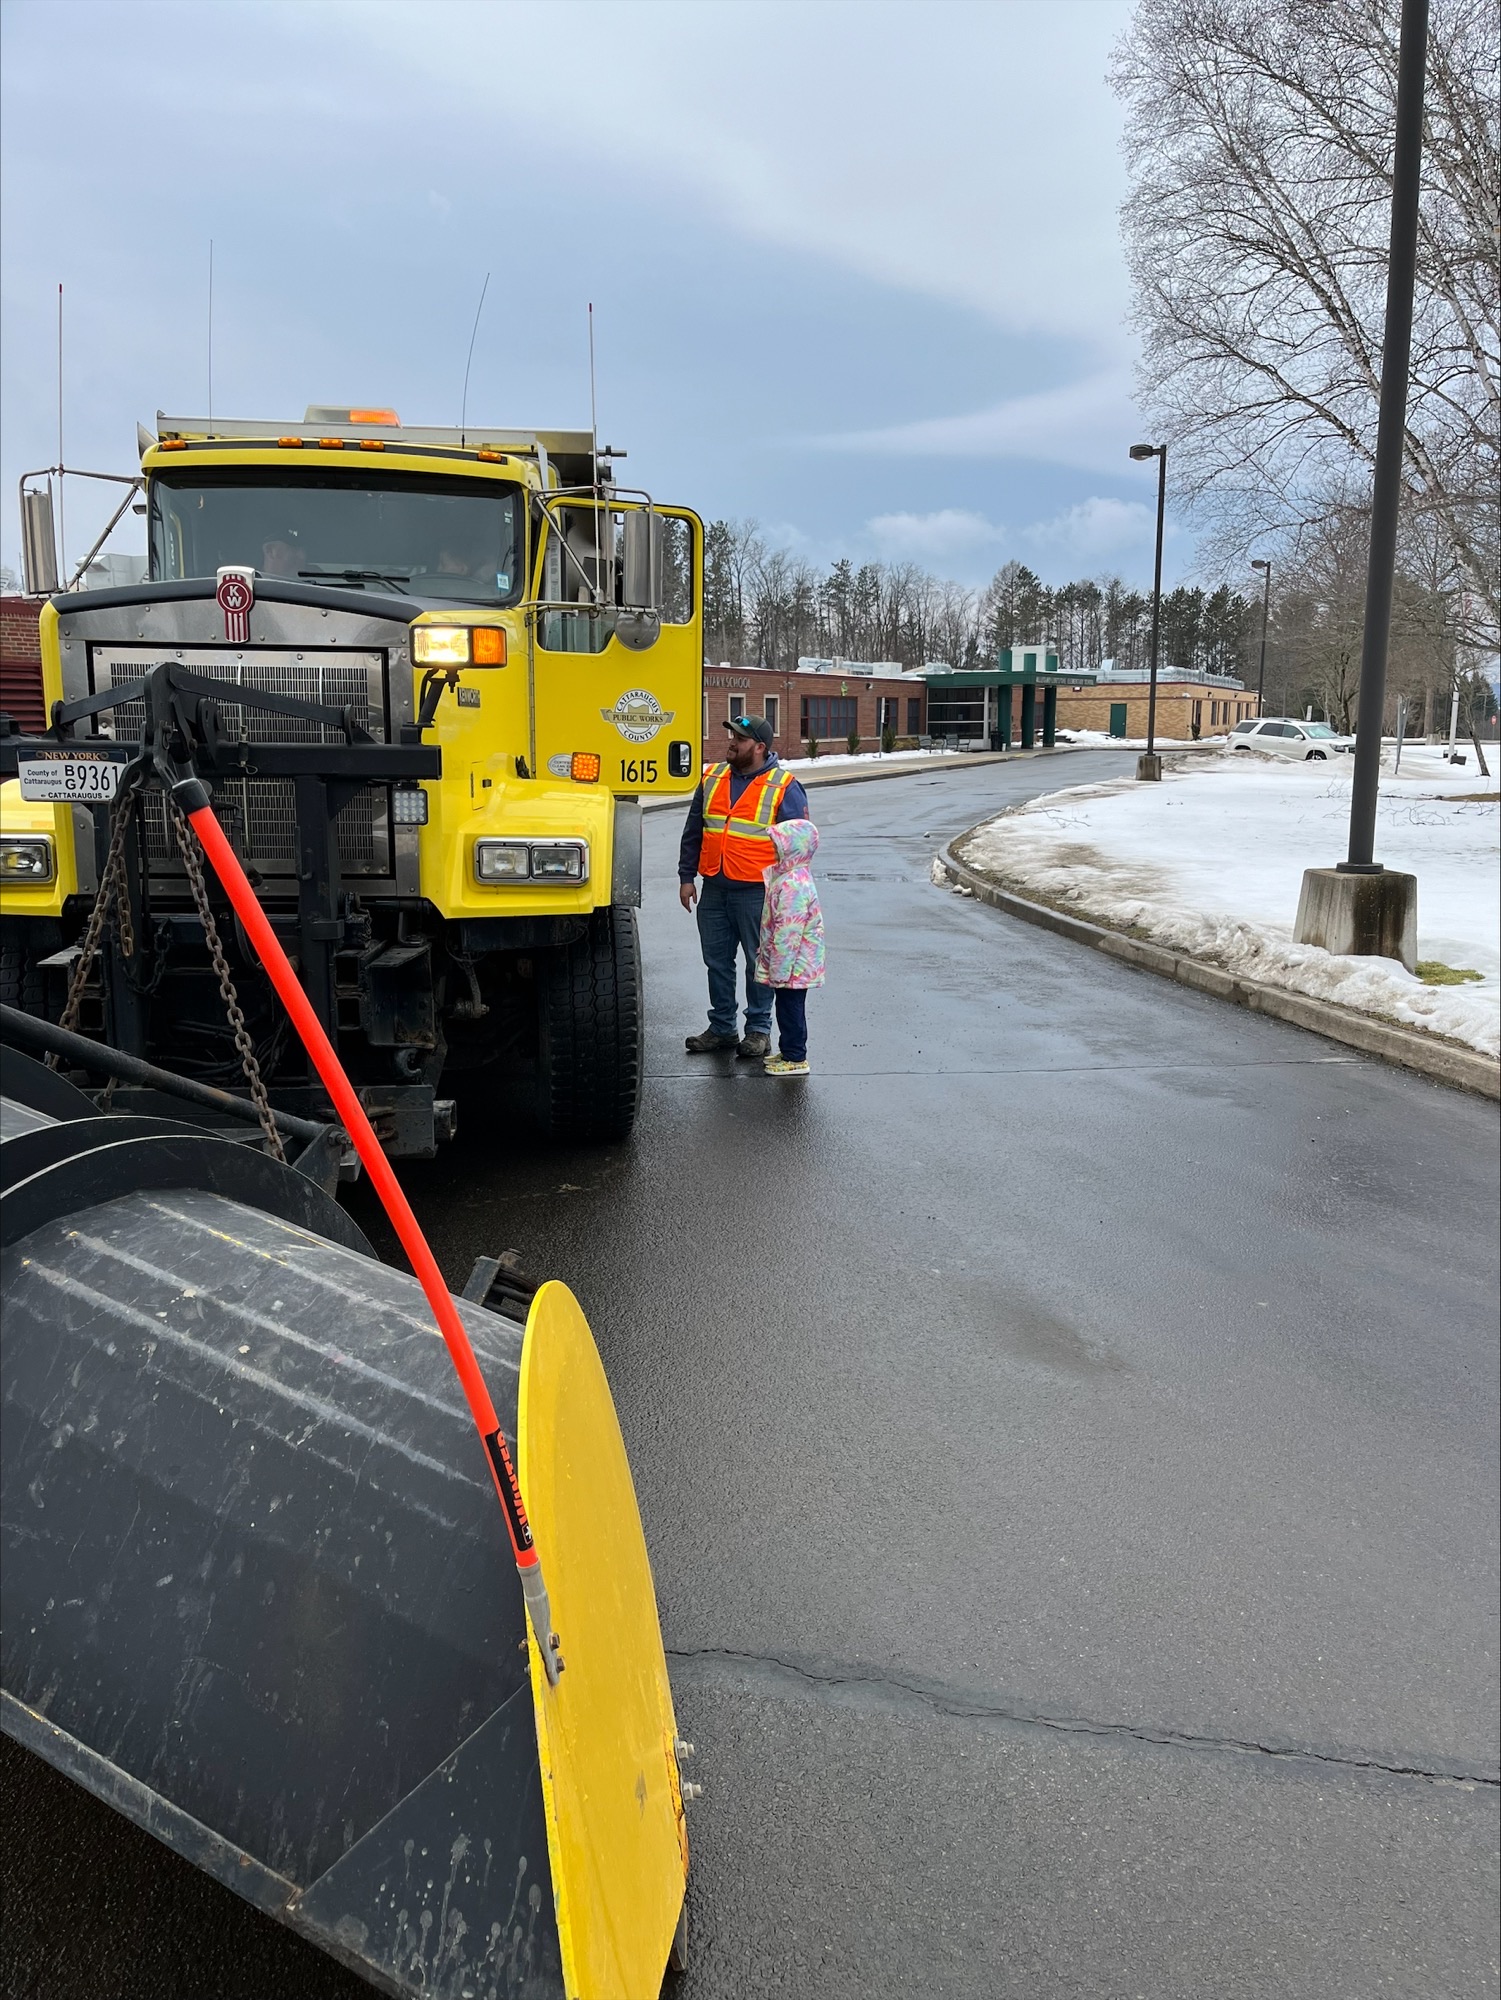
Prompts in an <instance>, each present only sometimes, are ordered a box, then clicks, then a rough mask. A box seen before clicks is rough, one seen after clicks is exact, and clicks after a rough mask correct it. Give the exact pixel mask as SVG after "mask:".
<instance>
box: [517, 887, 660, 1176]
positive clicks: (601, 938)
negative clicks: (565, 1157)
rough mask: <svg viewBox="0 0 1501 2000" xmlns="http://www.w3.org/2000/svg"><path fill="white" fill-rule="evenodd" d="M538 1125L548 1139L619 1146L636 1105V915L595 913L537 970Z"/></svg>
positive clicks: (638, 1074)
mask: <svg viewBox="0 0 1501 2000" xmlns="http://www.w3.org/2000/svg"><path fill="white" fill-rule="evenodd" d="M537 969H538V972H539V974H540V975H541V977H540V979H539V981H538V984H539V987H540V989H541V990H540V993H539V996H538V1000H539V1007H540V1028H541V1057H542V1062H541V1069H542V1078H541V1081H542V1120H543V1125H544V1127H545V1129H546V1131H547V1135H548V1137H549V1138H550V1139H554V1140H558V1141H560V1142H562V1143H564V1144H580V1143H583V1144H597V1143H598V1142H599V1141H601V1140H607V1139H625V1138H628V1137H629V1136H630V1132H631V1127H632V1126H633V1125H634V1124H635V1122H636V1108H637V1106H638V1105H639V1104H640V1102H641V1071H642V1054H643V1049H642V1039H643V1037H642V1010H641V946H640V942H639V940H638V938H637V935H636V912H635V911H634V910H631V909H619V908H612V909H607V910H596V911H595V912H594V913H593V915H592V916H591V917H590V919H589V928H588V930H587V931H586V932H585V933H584V935H583V936H582V937H581V938H578V939H576V940H575V942H574V943H572V944H569V945H564V946H563V947H562V948H561V949H560V950H558V951H554V952H550V953H548V955H547V956H546V958H545V959H542V960H540V961H539V963H538V968H537Z"/></svg>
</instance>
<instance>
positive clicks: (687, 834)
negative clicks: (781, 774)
mask: <svg viewBox="0 0 1501 2000" xmlns="http://www.w3.org/2000/svg"><path fill="white" fill-rule="evenodd" d="M778 761H779V759H777V758H776V757H768V758H767V760H766V762H765V763H764V764H763V765H762V766H761V770H760V771H731V773H730V804H731V805H733V804H734V803H735V801H736V799H738V798H739V796H740V794H741V793H742V792H743V791H744V790H745V788H746V786H747V785H748V784H749V783H750V781H751V779H752V778H759V777H760V776H761V772H762V771H768V770H770V769H771V768H772V767H773V766H774V765H775V764H776V763H777V762H778ZM775 817H776V818H777V819H778V820H784V819H812V817H813V815H812V813H810V812H809V810H808V794H807V793H806V792H805V791H804V790H803V788H802V786H801V785H800V784H799V783H798V781H797V779H796V778H794V779H793V780H792V782H791V783H790V784H789V785H788V787H787V789H786V791H785V792H783V794H782V796H781V798H780V799H779V800H778V801H777V809H776V814H775ZM703 837H704V787H703V781H702V780H700V781H699V787H698V790H697V791H696V792H695V793H694V794H693V800H692V803H691V804H690V805H689V807H688V817H687V819H685V820H684V822H683V842H682V845H681V847H679V849H678V880H679V881H680V882H691V881H692V880H693V879H694V877H695V876H696V875H697V874H698V850H699V847H700V846H701V845H702V842H703Z"/></svg>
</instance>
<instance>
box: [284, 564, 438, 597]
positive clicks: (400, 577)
mask: <svg viewBox="0 0 1501 2000" xmlns="http://www.w3.org/2000/svg"><path fill="white" fill-rule="evenodd" d="M297 574H298V575H299V576H306V577H311V578H313V579H314V580H315V581H318V582H323V583H327V582H328V581H329V580H330V579H331V578H334V577H337V578H338V580H339V582H340V583H391V584H394V585H395V586H396V588H397V589H398V590H400V591H401V594H402V596H403V597H405V596H406V595H407V593H406V591H405V590H402V585H403V584H406V583H410V582H411V580H412V572H411V571H410V570H409V569H403V570H386V569H300V570H298V572H297Z"/></svg>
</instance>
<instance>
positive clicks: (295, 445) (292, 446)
mask: <svg viewBox="0 0 1501 2000" xmlns="http://www.w3.org/2000/svg"><path fill="white" fill-rule="evenodd" d="M276 442H277V443H278V444H279V445H280V446H281V448H282V450H283V451H301V450H302V439H301V438H278V439H277V440H276Z"/></svg>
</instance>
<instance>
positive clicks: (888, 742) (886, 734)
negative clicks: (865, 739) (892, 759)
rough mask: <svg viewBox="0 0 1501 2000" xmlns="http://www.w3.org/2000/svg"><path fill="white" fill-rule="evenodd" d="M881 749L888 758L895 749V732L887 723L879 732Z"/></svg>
mask: <svg viewBox="0 0 1501 2000" xmlns="http://www.w3.org/2000/svg"><path fill="white" fill-rule="evenodd" d="M881 748H882V749H883V750H884V751H885V752H886V755H887V756H888V757H889V756H890V755H891V753H892V751H893V750H894V749H895V748H896V731H895V730H894V729H893V728H892V727H891V724H890V723H889V722H888V723H887V725H886V727H885V728H884V729H883V730H882V731H881Z"/></svg>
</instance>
